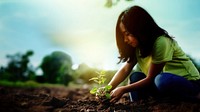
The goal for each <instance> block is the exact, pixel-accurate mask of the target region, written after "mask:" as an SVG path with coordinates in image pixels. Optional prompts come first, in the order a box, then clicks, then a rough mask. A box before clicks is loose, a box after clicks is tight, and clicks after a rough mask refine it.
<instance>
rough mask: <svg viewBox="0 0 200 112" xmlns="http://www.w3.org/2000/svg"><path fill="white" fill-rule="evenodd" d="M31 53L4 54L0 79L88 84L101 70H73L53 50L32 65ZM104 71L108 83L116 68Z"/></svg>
mask: <svg viewBox="0 0 200 112" xmlns="http://www.w3.org/2000/svg"><path fill="white" fill-rule="evenodd" d="M33 55H34V52H33V51H32V50H29V51H27V52H26V53H23V54H22V53H16V54H13V55H6V58H7V59H8V63H7V65H6V66H1V67H0V80H6V81H12V82H16V81H29V80H32V81H35V82H39V83H51V84H63V85H68V84H69V83H70V82H73V83H75V84H85V83H88V84H90V83H92V82H90V81H89V79H90V78H92V77H96V76H97V75H98V74H97V72H99V71H102V70H100V69H98V68H93V67H89V66H88V65H87V64H84V63H82V64H80V65H79V67H78V68H77V69H75V70H74V69H72V65H73V62H72V58H71V56H70V55H68V54H66V53H64V52H61V51H54V52H52V53H51V54H49V55H46V56H44V57H43V59H42V61H41V63H40V64H39V65H38V67H34V66H33V65H32V63H31V61H30V58H31V56H33ZM189 57H190V59H191V60H192V62H193V63H194V65H195V66H196V67H197V69H198V71H199V72H200V65H199V64H198V63H197V61H196V60H195V59H194V58H191V56H189ZM38 70H41V71H42V73H41V74H38V72H37V71H38ZM104 71H105V70H104ZM105 72H106V79H107V80H106V82H105V83H108V82H109V81H110V80H111V78H112V77H113V75H114V74H115V73H116V70H107V71H105Z"/></svg>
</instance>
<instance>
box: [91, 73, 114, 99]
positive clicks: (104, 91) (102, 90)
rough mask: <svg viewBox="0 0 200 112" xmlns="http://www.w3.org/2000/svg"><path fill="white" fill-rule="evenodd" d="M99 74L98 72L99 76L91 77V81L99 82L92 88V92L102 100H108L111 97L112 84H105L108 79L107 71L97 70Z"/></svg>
mask: <svg viewBox="0 0 200 112" xmlns="http://www.w3.org/2000/svg"><path fill="white" fill-rule="evenodd" d="M97 74H98V76H97V77H93V78H91V79H89V81H94V82H95V83H97V84H98V86H97V87H93V88H92V89H91V90H90V93H91V94H95V95H96V98H97V99H99V100H100V101H101V102H104V101H106V100H109V99H111V96H110V93H109V92H110V90H111V88H112V86H111V85H106V86H104V85H105V84H104V83H105V81H106V78H105V71H101V72H97Z"/></svg>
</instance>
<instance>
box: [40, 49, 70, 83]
mask: <svg viewBox="0 0 200 112" xmlns="http://www.w3.org/2000/svg"><path fill="white" fill-rule="evenodd" d="M40 67H41V69H42V71H43V76H44V79H45V81H46V82H48V83H53V84H56V83H60V84H65V85H68V83H69V82H70V81H72V80H73V78H72V69H71V68H72V60H71V57H70V56H69V55H68V54H66V53H64V52H60V51H55V52H53V53H52V54H50V55H47V56H46V57H44V58H43V60H42V63H41V65H40Z"/></svg>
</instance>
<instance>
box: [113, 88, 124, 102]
mask: <svg viewBox="0 0 200 112" xmlns="http://www.w3.org/2000/svg"><path fill="white" fill-rule="evenodd" d="M124 93H125V92H124V87H123V86H122V87H117V88H116V89H114V90H112V91H111V92H110V94H111V100H110V102H111V103H116V102H117V101H118V100H119V99H120V98H121V97H122V95H123V94H124Z"/></svg>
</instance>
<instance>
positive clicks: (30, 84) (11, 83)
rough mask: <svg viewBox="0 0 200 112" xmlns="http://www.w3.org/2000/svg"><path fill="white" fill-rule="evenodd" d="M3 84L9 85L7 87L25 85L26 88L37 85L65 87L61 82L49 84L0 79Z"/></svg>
mask: <svg viewBox="0 0 200 112" xmlns="http://www.w3.org/2000/svg"><path fill="white" fill-rule="evenodd" d="M0 85H1V86H7V87H24V88H36V87H64V85H61V84H49V83H42V84H41V83H38V82H35V81H32V80H30V81H25V82H22V81H16V82H11V81H6V80H0Z"/></svg>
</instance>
